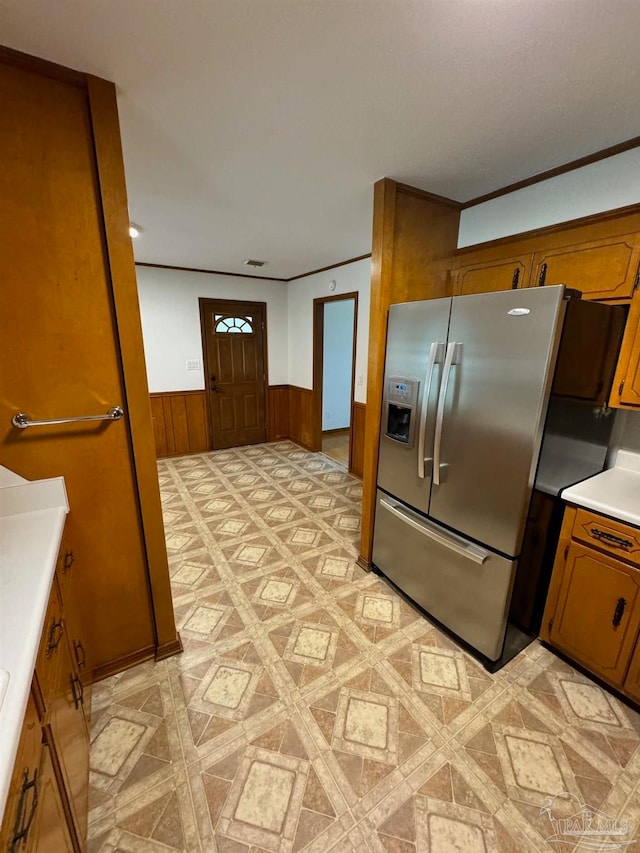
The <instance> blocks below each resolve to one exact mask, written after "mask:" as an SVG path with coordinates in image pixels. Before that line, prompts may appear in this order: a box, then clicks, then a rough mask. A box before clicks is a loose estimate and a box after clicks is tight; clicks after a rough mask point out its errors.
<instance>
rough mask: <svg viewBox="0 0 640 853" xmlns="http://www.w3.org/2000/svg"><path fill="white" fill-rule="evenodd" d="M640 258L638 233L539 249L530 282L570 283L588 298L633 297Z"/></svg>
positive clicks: (532, 283) (534, 284)
mask: <svg viewBox="0 0 640 853" xmlns="http://www.w3.org/2000/svg"><path fill="white" fill-rule="evenodd" d="M639 261H640V244H639V243H638V242H637V239H636V235H628V237H626V238H620V237H618V238H616V239H615V240H595V241H592V242H589V243H582V244H580V245H578V246H566V247H565V248H563V249H554V250H552V251H545V252H537V253H536V254H535V255H534V256H533V268H532V272H531V279H530V281H529V285H530V286H531V287H535V286H537V285H546V284H566V286H567V287H573V288H575V289H576V290H580V291H582V293H583V294H584V295H585V296H586V297H587V298H588V299H597V300H624V299H631V297H632V295H633V290H634V286H635V283H636V274H637V272H638V262H639Z"/></svg>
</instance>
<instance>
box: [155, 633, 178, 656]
mask: <svg viewBox="0 0 640 853" xmlns="http://www.w3.org/2000/svg"><path fill="white" fill-rule="evenodd" d="M182 651H184V650H183V648H182V639H181V638H180V634H176V638H175V640H171V642H170V643H163V644H162V645H161V646H158V648H157V649H156V660H166V659H167V658H171V657H173V656H174V655H179V654H180V653H181V652H182Z"/></svg>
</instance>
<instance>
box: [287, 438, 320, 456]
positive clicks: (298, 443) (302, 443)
mask: <svg viewBox="0 0 640 853" xmlns="http://www.w3.org/2000/svg"><path fill="white" fill-rule="evenodd" d="M286 440H287V441H291V442H292V443H293V444H297V445H298V447H302V449H303V450H309V451H310V452H311V453H315V452H316V451H314V449H313V447H311V445H310V444H305V443H304V442H303V441H300V440H299V439H297V438H292V437H291V436H290V435H288V436H287V438H286Z"/></svg>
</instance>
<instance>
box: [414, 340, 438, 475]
mask: <svg viewBox="0 0 640 853" xmlns="http://www.w3.org/2000/svg"><path fill="white" fill-rule="evenodd" d="M442 347H444V344H442V343H438V342H437V341H433V343H432V344H431V347H430V348H429V361H428V363H427V372H426V373H425V377H424V385H423V392H422V409H421V411H420V428H419V430H418V477H420V479H421V480H424V463H425V462H433V457H429V458H428V459H425V456H424V443H425V440H426V435H427V409H428V406H429V397H430V396H431V382H432V380H433V371H434V370H435V367H436V364H439V363H440V360H441V348H442Z"/></svg>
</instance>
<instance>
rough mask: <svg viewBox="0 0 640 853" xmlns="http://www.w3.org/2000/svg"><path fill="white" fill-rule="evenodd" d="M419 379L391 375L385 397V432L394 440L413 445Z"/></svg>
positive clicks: (409, 445)
mask: <svg viewBox="0 0 640 853" xmlns="http://www.w3.org/2000/svg"><path fill="white" fill-rule="evenodd" d="M419 387H420V383H419V382H418V380H417V379H407V378H405V377H403V376H390V377H389V378H388V379H387V387H386V394H385V398H384V420H383V424H384V434H385V436H386V437H387V438H390V439H391V440H392V441H397V442H398V443H399V444H404V445H405V446H406V447H413V441H414V436H415V431H416V418H417V416H418V415H417V413H418V389H419Z"/></svg>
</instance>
